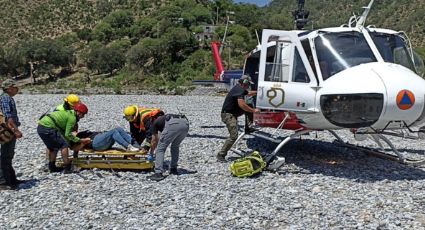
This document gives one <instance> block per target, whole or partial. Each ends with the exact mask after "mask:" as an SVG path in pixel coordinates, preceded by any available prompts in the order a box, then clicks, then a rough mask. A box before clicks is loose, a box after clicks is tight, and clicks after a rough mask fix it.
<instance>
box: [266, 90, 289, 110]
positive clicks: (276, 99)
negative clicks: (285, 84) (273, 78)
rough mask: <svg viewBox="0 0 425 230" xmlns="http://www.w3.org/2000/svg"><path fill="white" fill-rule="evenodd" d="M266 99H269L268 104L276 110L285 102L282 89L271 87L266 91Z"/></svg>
mask: <svg viewBox="0 0 425 230" xmlns="http://www.w3.org/2000/svg"><path fill="white" fill-rule="evenodd" d="M267 98H269V104H270V105H272V106H273V107H275V108H277V107H279V106H281V105H283V103H284V101H285V91H283V89H282V88H274V87H272V88H270V89H269V90H267Z"/></svg>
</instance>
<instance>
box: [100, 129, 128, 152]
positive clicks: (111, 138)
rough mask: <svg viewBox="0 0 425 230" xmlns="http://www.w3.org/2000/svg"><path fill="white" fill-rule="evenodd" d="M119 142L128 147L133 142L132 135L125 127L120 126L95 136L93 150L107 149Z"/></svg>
mask: <svg viewBox="0 0 425 230" xmlns="http://www.w3.org/2000/svg"><path fill="white" fill-rule="evenodd" d="M115 142H117V143H118V144H119V145H121V146H123V147H124V148H127V147H128V145H130V144H131V136H130V134H128V133H127V132H126V131H124V129H122V128H120V127H118V128H115V129H112V130H110V131H107V132H103V133H100V134H98V135H96V136H95V137H94V138H93V142H92V147H93V150H100V151H102V150H107V149H110V148H111V147H112V145H114V143H115Z"/></svg>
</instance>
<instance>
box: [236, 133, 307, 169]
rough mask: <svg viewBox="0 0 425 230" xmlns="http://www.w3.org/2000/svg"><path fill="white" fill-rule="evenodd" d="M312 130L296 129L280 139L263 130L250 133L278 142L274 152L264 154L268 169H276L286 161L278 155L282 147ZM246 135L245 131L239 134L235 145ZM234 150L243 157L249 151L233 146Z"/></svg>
mask: <svg viewBox="0 0 425 230" xmlns="http://www.w3.org/2000/svg"><path fill="white" fill-rule="evenodd" d="M310 131H311V130H306V129H302V130H296V131H295V132H294V133H293V134H291V135H289V136H287V137H285V138H284V139H280V138H277V137H275V136H274V135H273V134H267V133H265V132H262V131H256V132H253V133H250V135H253V136H255V137H259V138H263V139H266V140H269V141H272V142H274V143H277V144H278V145H277V146H276V148H275V149H274V150H273V152H271V153H263V154H262V156H263V157H264V160H265V162H266V163H267V169H268V170H271V171H274V170H277V169H279V168H280V167H281V166H282V165H283V164H284V163H285V158H284V157H280V156H277V154H278V153H279V151H280V149H281V148H282V147H283V146H284V145H286V144H287V143H288V142H289V141H291V140H293V139H295V138H297V137H299V136H301V135H303V134H306V133H309V132H310ZM245 135H246V133H245V132H243V133H242V134H241V135H239V137H238V139H237V140H236V142H235V143H234V145H233V146H237V143H238V142H239V141H240V140H242V138H243V137H244V136H245ZM230 150H231V151H232V152H234V153H236V154H238V155H239V156H241V157H243V156H245V155H246V154H247V153H248V152H247V151H243V150H240V149H238V148H231V149H230Z"/></svg>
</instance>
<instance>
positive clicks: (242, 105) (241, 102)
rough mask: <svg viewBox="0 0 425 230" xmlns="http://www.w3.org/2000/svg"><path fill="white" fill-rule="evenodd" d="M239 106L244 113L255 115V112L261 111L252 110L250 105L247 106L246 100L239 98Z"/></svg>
mask: <svg viewBox="0 0 425 230" xmlns="http://www.w3.org/2000/svg"><path fill="white" fill-rule="evenodd" d="M238 105H239V107H240V108H241V109H242V110H243V111H245V112H248V113H255V112H259V111H260V110H259V109H254V108H251V107H250V106H249V105H247V104H246V102H245V100H244V99H240V98H239V99H238Z"/></svg>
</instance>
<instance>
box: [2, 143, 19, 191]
mask: <svg viewBox="0 0 425 230" xmlns="http://www.w3.org/2000/svg"><path fill="white" fill-rule="evenodd" d="M15 145H16V139H13V140H12V141H10V142H8V143H6V144H2V145H1V170H2V171H3V177H4V180H5V181H6V184H7V185H16V174H15V170H14V169H13V166H12V160H13V157H14V156H15Z"/></svg>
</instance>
